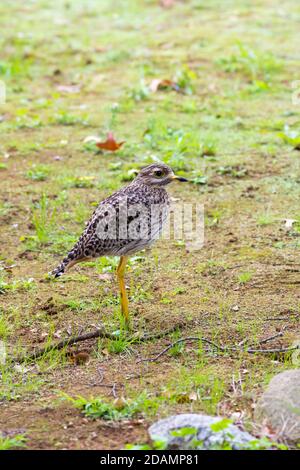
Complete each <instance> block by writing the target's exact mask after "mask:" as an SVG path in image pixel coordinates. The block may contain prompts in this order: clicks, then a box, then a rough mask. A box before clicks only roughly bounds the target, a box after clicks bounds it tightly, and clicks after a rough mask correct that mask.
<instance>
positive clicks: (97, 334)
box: [12, 323, 184, 362]
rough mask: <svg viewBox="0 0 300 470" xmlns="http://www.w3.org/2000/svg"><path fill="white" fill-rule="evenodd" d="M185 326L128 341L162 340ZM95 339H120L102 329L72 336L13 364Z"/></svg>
mask: <svg viewBox="0 0 300 470" xmlns="http://www.w3.org/2000/svg"><path fill="white" fill-rule="evenodd" d="M183 325H184V324H183V323H180V324H176V325H174V326H172V327H171V328H169V329H168V330H165V331H160V332H159V333H155V334H153V335H145V336H141V337H140V338H139V337H134V336H132V337H131V338H129V339H128V341H132V342H143V341H151V340H152V339H159V338H162V337H163V336H166V335H168V334H170V333H173V332H174V331H176V330H177V329H178V328H180V327H182V326H183ZM94 338H107V339H110V340H116V339H117V338H118V337H117V336H116V335H112V334H111V333H107V332H106V331H105V330H104V329H103V328H100V329H99V330H96V331H91V332H90V333H85V334H83V335H81V334H80V335H78V336H71V337H70V338H67V339H63V340H62V341H59V342H58V343H53V344H49V345H48V346H45V347H44V348H38V349H36V350H35V351H34V352H32V353H29V354H24V355H20V356H17V357H16V358H13V359H12V362H25V361H27V360H29V361H31V360H35V359H37V358H39V357H41V356H43V355H44V354H46V353H48V352H50V351H53V350H61V349H63V348H64V347H66V346H71V345H72V344H75V343H79V342H80V341H86V340H89V339H94Z"/></svg>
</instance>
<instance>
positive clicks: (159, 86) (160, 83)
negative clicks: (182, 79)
mask: <svg viewBox="0 0 300 470" xmlns="http://www.w3.org/2000/svg"><path fill="white" fill-rule="evenodd" d="M168 88H169V89H170V88H171V89H172V90H175V91H180V87H179V85H177V83H175V82H173V81H172V80H168V79H160V78H155V79H154V80H152V82H151V83H150V85H149V90H150V91H151V92H152V93H156V92H157V91H158V90H166V89H168Z"/></svg>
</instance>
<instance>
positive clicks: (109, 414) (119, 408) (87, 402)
mask: <svg viewBox="0 0 300 470" xmlns="http://www.w3.org/2000/svg"><path fill="white" fill-rule="evenodd" d="M63 398H64V399H65V400H67V401H69V402H70V403H71V404H72V405H73V406H74V407H75V408H78V409H80V410H81V411H82V412H83V413H84V415H85V416H87V417H88V418H91V419H97V418H100V419H104V420H107V421H121V420H124V419H128V418H133V417H135V416H136V415H139V414H142V413H143V412H146V411H147V412H148V411H149V410H152V411H153V408H154V409H155V410H156V409H157V404H156V401H155V400H151V399H150V398H149V397H148V396H147V393H146V392H143V393H142V394H140V395H139V396H137V397H136V398H135V399H133V400H125V399H123V398H117V399H116V400H115V401H114V402H113V403H111V402H108V401H107V400H105V399H103V398H84V397H77V398H72V397H70V396H68V395H63Z"/></svg>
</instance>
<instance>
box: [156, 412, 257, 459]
mask: <svg viewBox="0 0 300 470" xmlns="http://www.w3.org/2000/svg"><path fill="white" fill-rule="evenodd" d="M223 419H224V418H220V417H212V416H206V415H199V414H180V415H174V416H170V417H169V418H166V419H161V420H160V421H157V422H156V423H154V424H152V426H150V428H149V431H148V432H149V435H150V437H151V439H152V441H164V442H165V443H166V444H167V448H168V449H179V450H185V449H199V450H202V449H208V450H209V449H216V448H220V447H222V446H224V445H226V444H227V443H228V444H229V445H230V446H231V447H232V449H234V450H240V449H243V448H245V446H246V445H247V443H248V442H250V441H253V440H255V437H253V436H251V435H250V434H249V433H247V432H244V431H241V430H240V429H239V428H238V427H237V426H235V425H233V424H228V425H227V426H226V428H225V429H223V430H220V431H214V430H213V429H212V428H211V425H214V424H216V423H218V422H220V421H222V420H223ZM183 428H185V430H183ZM187 428H193V429H191V430H190V432H189V433H188V434H187V435H184V434H185V433H186V429H187ZM180 430H182V431H180ZM174 431H175V432H176V433H177V434H178V432H179V433H180V434H181V435H180V436H178V435H177V436H174V435H173V434H172V433H173V432H174Z"/></svg>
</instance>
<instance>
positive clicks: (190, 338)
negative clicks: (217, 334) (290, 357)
mask: <svg viewBox="0 0 300 470" xmlns="http://www.w3.org/2000/svg"><path fill="white" fill-rule="evenodd" d="M282 335H283V333H282V332H281V333H280V334H279V333H278V334H276V335H273V336H270V337H269V338H265V339H263V340H261V341H260V342H259V344H264V343H267V342H268V341H271V340H273V339H274V338H277V337H278V336H282ZM189 341H202V342H203V343H207V344H209V345H210V346H213V347H214V348H216V349H218V350H219V351H221V352H230V351H235V352H238V351H240V352H247V353H249V354H255V353H262V354H272V353H285V352H290V351H295V350H296V349H300V345H298V346H294V347H291V348H275V349H253V348H247V349H242V348H241V347H235V346H221V345H218V344H216V343H213V342H212V341H210V340H208V339H206V338H202V337H200V336H199V337H195V336H188V337H187V338H181V339H179V340H177V341H174V343H171V344H169V345H168V346H167V347H166V348H165V349H163V350H162V351H160V352H159V353H158V354H157V355H156V356H154V357H150V358H145V359H140V360H138V361H137V362H138V363H139V362H155V361H157V360H158V359H159V358H160V357H161V356H163V355H164V354H165V353H167V352H168V351H169V350H170V349H172V348H173V347H174V346H175V345H176V344H178V343H183V342H189Z"/></svg>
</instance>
